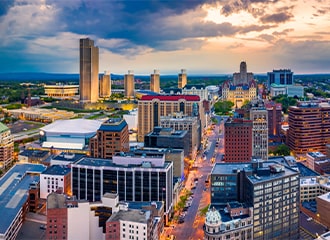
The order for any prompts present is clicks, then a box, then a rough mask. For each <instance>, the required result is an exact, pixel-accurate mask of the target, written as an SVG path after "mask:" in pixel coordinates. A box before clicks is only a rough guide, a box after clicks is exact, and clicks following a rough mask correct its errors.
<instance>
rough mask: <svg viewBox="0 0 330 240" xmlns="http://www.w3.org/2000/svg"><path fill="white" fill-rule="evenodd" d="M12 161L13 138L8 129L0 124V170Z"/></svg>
mask: <svg viewBox="0 0 330 240" xmlns="http://www.w3.org/2000/svg"><path fill="white" fill-rule="evenodd" d="M13 161H14V137H13V136H12V135H11V131H10V129H9V128H8V127H7V126H6V125H4V124H3V123H1V122H0V169H3V168H6V167H7V166H9V165H10V164H11V163H12V162H13Z"/></svg>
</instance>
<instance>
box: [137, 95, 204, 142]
mask: <svg viewBox="0 0 330 240" xmlns="http://www.w3.org/2000/svg"><path fill="white" fill-rule="evenodd" d="M177 112H182V114H184V115H187V116H201V115H204V111H203V108H202V107H201V102H200V98H199V96H196V95H165V96H151V95H147V96H142V98H141V99H140V100H139V101H138V142H143V141H144V135H145V134H147V133H149V132H150V131H152V129H153V128H154V127H156V126H159V125H160V117H161V116H167V115H169V114H173V113H177ZM201 124H202V125H203V121H202V120H201Z"/></svg>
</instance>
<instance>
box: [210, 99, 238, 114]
mask: <svg viewBox="0 0 330 240" xmlns="http://www.w3.org/2000/svg"><path fill="white" fill-rule="evenodd" d="M233 106H234V103H232V102H231V101H218V102H216V103H215V104H214V111H215V113H216V114H219V115H224V114H228V113H229V112H230V111H231V109H232V107H233Z"/></svg>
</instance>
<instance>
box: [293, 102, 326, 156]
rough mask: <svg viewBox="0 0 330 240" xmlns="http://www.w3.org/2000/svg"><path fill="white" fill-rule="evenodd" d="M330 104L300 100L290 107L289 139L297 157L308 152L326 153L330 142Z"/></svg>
mask: <svg viewBox="0 0 330 240" xmlns="http://www.w3.org/2000/svg"><path fill="white" fill-rule="evenodd" d="M329 129H330V105H329V104H328V103H314V102H299V103H298V105H297V106H291V107H289V130H288V134H287V141H288V146H289V147H290V150H291V151H292V152H293V154H294V155H295V156H297V157H302V158H304V155H305V154H306V153H308V152H321V153H323V154H326V146H327V145H328V144H330V131H329Z"/></svg>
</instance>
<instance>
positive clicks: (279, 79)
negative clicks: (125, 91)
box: [267, 69, 293, 89]
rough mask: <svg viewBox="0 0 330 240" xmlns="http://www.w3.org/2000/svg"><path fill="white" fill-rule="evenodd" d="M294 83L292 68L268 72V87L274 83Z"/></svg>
mask: <svg viewBox="0 0 330 240" xmlns="http://www.w3.org/2000/svg"><path fill="white" fill-rule="evenodd" d="M273 83H276V84H281V85H293V72H291V70H290V69H279V70H273V72H268V73H267V88H268V89H270V86H271V85H272V84H273Z"/></svg>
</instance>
